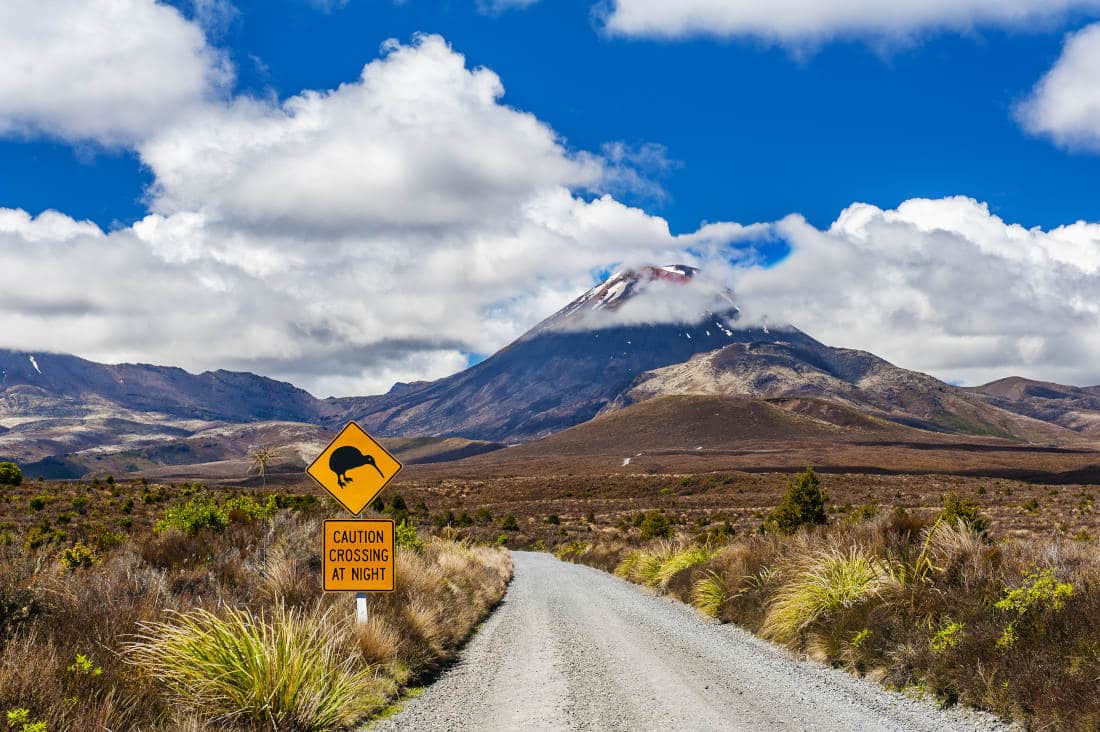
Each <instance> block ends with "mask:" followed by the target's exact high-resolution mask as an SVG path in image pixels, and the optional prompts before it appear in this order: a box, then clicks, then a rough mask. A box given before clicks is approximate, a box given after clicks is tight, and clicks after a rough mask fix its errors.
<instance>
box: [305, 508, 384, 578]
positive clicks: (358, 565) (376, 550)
mask: <svg viewBox="0 0 1100 732" xmlns="http://www.w3.org/2000/svg"><path fill="white" fill-rule="evenodd" d="M393 538H394V525H393V520H392V519H328V520H326V521H325V522H324V538H323V539H322V541H321V548H322V551H323V552H324V558H323V560H322V571H323V572H324V588H325V592H348V591H350V592H393V588H394V576H393V565H394V556H393Z"/></svg>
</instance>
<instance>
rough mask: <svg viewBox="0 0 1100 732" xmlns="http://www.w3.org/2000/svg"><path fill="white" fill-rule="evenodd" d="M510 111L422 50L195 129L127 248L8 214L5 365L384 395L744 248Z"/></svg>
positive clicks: (183, 126)
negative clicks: (697, 226)
mask: <svg viewBox="0 0 1100 732" xmlns="http://www.w3.org/2000/svg"><path fill="white" fill-rule="evenodd" d="M502 94H503V85H502V83H501V80H500V79H499V77H497V75H496V74H494V73H493V72H491V71H489V70H487V69H471V68H468V67H467V66H466V64H465V59H464V58H463V57H462V56H461V55H460V54H458V53H456V52H455V51H454V50H453V49H451V48H450V47H449V46H448V45H447V44H446V42H445V41H443V39H441V38H439V37H437V36H425V37H421V38H417V39H416V40H415V41H414V42H413V43H411V44H409V45H400V44H396V43H394V44H389V45H387V47H386V49H385V50H384V52H383V54H382V56H381V57H380V58H379V59H378V60H376V61H373V62H371V63H370V64H368V65H367V66H366V67H365V68H364V70H363V73H362V75H361V76H360V78H359V79H357V80H355V81H352V82H349V83H347V84H344V85H342V86H340V87H339V88H337V89H334V90H326V91H307V92H303V93H302V94H299V95H298V96H295V97H292V98H291V99H289V100H287V101H285V102H283V103H281V104H276V103H272V102H262V101H258V100H253V99H238V100H236V101H234V102H232V103H228V104H224V105H207V106H204V107H200V108H197V109H193V110H191V111H190V112H188V113H187V114H185V115H182V116H181V117H180V119H178V120H177V121H176V122H175V123H174V124H173V125H170V126H168V127H166V128H165V129H163V130H161V131H160V132H158V133H157V134H155V135H153V136H151V137H150V138H149V139H148V140H147V141H146V142H144V143H142V144H141V145H140V146H139V152H140V154H141V156H142V159H143V160H144V162H146V163H147V164H148V165H149V167H150V169H151V170H152V171H153V173H154V175H155V177H156V179H155V184H154V188H153V190H152V191H151V208H152V210H151V211H150V213H149V214H148V215H147V216H146V217H145V218H143V219H142V220H140V221H138V222H137V223H136V224H134V225H133V226H132V227H128V228H125V229H121V230H118V231H112V232H109V233H108V232H103V231H100V230H99V228H98V227H96V226H95V225H93V224H88V223H86V222H77V221H73V220H71V219H68V218H67V217H65V216H63V215H61V214H56V213H52V212H50V213H46V214H42V215H40V216H38V217H31V216H29V215H28V214H26V213H25V212H22V211H15V210H2V211H0V237H2V238H0V258H2V259H3V261H5V262H8V261H11V262H13V267H14V269H13V272H15V273H17V275H18V276H19V278H20V283H19V284H18V286H16V287H14V288H12V289H9V290H5V291H0V317H3V318H4V322H5V326H6V327H5V329H4V332H3V334H2V335H0V346H6V347H18V348H35V349H39V350H60V351H68V352H74V351H75V352H76V353H78V354H80V355H86V356H89V357H92V358H97V359H103V360H109V361H117V360H142V361H154V362H160V363H171V364H179V365H182V366H184V367H186V368H192V369H200V368H216V367H230V368H246V369H250V370H254V371H257V372H260V373H264V374H269V375H274V376H279V377H282V378H287V379H291V380H293V381H295V383H298V384H300V385H302V386H304V387H306V388H309V389H313V390H315V391H317V392H318V393H319V394H322V395H325V394H327V393H329V390H336V391H339V392H340V393H370V392H377V391H380V390H384V389H385V388H388V386H389V384H390V383H392V381H394V380H395V379H397V378H401V379H402V380H409V379H413V378H434V377H438V376H442V375H444V374H446V373H450V372H453V371H454V370H456V369H457V368H459V367H460V366H461V365H463V364H464V363H465V360H466V358H467V354H468V353H471V352H476V353H485V352H489V351H492V350H495V349H496V348H498V347H500V346H502V345H504V344H505V343H507V342H508V341H510V340H511V339H513V338H515V337H516V336H518V335H519V334H520V333H522V332H523V330H525V329H526V328H528V327H530V326H531V325H533V324H534V323H536V322H538V321H539V320H540V319H542V318H543V317H545V316H546V315H547V314H548V313H549V312H552V311H553V310H556V309H557V308H558V307H560V306H561V305H562V304H564V303H565V302H568V301H569V300H570V299H572V297H574V296H575V295H576V294H577V293H578V292H581V291H583V290H585V289H587V288H588V287H589V286H591V284H592V278H593V272H595V271H598V270H599V269H602V268H604V267H606V266H609V265H614V264H617V263H619V262H622V261H624V260H626V259H628V258H643V259H652V260H656V261H681V260H685V259H687V260H690V261H696V259H697V258H698V257H705V256H708V255H707V254H706V253H707V252H713V251H715V247H717V246H720V242H721V241H722V240H723V234H724V233H730V234H732V233H735V232H734V231H733V230H730V231H729V232H725V231H718V230H709V231H704V232H699V233H698V234H697V235H696V236H694V237H687V238H678V237H675V236H673V235H672V234H671V233H670V232H669V229H668V225H667V223H666V222H665V221H664V220H663V219H660V218H658V217H654V216H651V215H649V214H647V213H645V212H644V211H642V210H640V209H637V208H632V207H628V206H626V205H624V204H622V203H621V202H619V201H617V200H615V199H614V198H613V197H612V196H611V195H609V194H600V193H599V191H600V190H601V189H602V188H603V187H605V186H615V185H618V184H619V183H621V180H622V179H623V178H624V177H626V176H627V172H628V166H627V165H626V163H625V162H624V160H623V159H622V156H615V157H613V158H605V157H604V156H602V155H600V154H589V153H584V152H575V151H572V150H570V149H569V148H568V146H567V145H566V144H565V142H564V141H563V140H561V139H560V138H559V137H558V136H557V134H556V133H555V132H554V131H553V130H552V129H551V128H550V127H549V126H548V125H547V124H545V123H544V122H542V121H540V120H538V119H537V118H535V117H534V116H532V115H530V114H527V113H525V112H521V111H519V110H516V109H513V108H511V107H508V106H506V105H503V104H502V103H501V102H500V98H501V95H502ZM582 193H583V195H581V194H582ZM693 252H699V253H701V254H699V255H695V254H693ZM47 271H48V272H49V273H50V274H49V277H41V276H39V277H32V276H31V273H32V272H47Z"/></svg>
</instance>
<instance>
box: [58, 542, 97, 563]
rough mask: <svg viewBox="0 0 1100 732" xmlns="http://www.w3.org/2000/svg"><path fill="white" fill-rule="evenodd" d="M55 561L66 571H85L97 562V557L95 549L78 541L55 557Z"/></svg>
mask: <svg viewBox="0 0 1100 732" xmlns="http://www.w3.org/2000/svg"><path fill="white" fill-rule="evenodd" d="M57 561H58V562H59V563H60V564H61V566H62V567H64V568H65V569H68V570H74V569H87V568H88V567H91V566H92V565H93V564H95V563H96V562H98V561H99V555H98V554H96V552H95V549H92V548H91V547H90V546H88V545H87V544H85V543H84V542H82V541H78V542H76V543H75V544H73V545H72V546H71V547H69V548H68V549H64V550H62V552H61V554H59V555H58V556H57Z"/></svg>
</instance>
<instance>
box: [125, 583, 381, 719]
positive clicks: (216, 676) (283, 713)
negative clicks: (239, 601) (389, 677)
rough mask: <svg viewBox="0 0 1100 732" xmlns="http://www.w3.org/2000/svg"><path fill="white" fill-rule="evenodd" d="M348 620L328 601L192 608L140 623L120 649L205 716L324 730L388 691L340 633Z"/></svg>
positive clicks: (377, 702)
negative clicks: (314, 607) (302, 605)
mask: <svg viewBox="0 0 1100 732" xmlns="http://www.w3.org/2000/svg"><path fill="white" fill-rule="evenodd" d="M347 626H348V621H347V619H345V620H342V621H341V620H337V619H336V617H335V614H334V613H333V611H332V608H329V609H328V610H326V611H314V612H306V611H303V610H300V609H288V608H286V607H285V606H282V605H275V606H274V607H273V608H272V609H271V610H270V611H262V612H260V613H258V614H255V615H254V614H253V613H252V612H251V611H249V610H246V609H230V610H227V611H225V612H223V613H222V614H221V615H215V614H214V613H212V612H209V611H207V610H194V611H191V612H187V613H173V614H172V619H171V620H169V621H166V622H162V623H142V624H141V626H140V627H141V630H142V635H141V636H140V638H139V639H138V640H137V641H136V642H133V643H130V644H128V645H127V646H125V647H124V650H125V653H126V656H127V660H128V661H129V662H130V663H133V664H134V665H136V666H138V667H139V668H141V669H142V670H143V671H144V672H146V673H148V674H150V675H151V676H152V677H154V678H157V679H159V680H160V681H161V682H162V683H164V684H165V685H166V686H167V687H168V689H169V690H170V693H171V702H172V703H173V704H176V705H179V706H181V707H184V708H187V709H189V710H191V711H192V712H194V713H196V714H201V715H203V716H205V717H208V718H209V719H210V720H211V721H213V722H228V723H238V722H240V721H242V720H248V721H249V722H253V723H264V724H270V725H272V726H273V727H274V728H276V729H297V730H303V732H308V731H312V730H328V729H333V728H338V727H343V726H346V725H349V724H351V723H352V722H355V721H356V720H359V719H361V718H363V717H364V716H366V715H367V714H369V713H370V712H371V711H373V710H375V709H377V708H379V707H380V706H381V705H382V704H383V703H384V701H385V699H386V695H385V691H386V684H385V683H384V682H383V681H381V680H380V679H378V678H377V677H376V676H375V674H374V672H373V669H372V668H371V667H370V666H366V665H364V664H363V663H362V660H361V659H360V658H358V657H356V656H355V655H353V654H349V653H348V652H347V649H346V648H343V647H342V646H341V644H340V643H339V640H338V639H339V638H340V637H341V636H342V635H344V634H346V633H349V632H350V629H349V628H348V627H347Z"/></svg>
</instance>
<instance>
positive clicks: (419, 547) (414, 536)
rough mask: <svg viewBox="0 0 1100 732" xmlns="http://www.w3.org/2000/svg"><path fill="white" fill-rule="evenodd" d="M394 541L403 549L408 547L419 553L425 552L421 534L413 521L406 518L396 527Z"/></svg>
mask: <svg viewBox="0 0 1100 732" xmlns="http://www.w3.org/2000/svg"><path fill="white" fill-rule="evenodd" d="M394 532H395V533H394V541H395V542H396V543H397V546H399V547H401V548H402V549H407V550H409V551H411V552H416V553H417V554H423V553H424V540H423V539H421V538H420V535H419V534H418V533H417V531H416V527H415V526H413V524H412V522H411V521H409V520H408V519H406V520H405V521H402V522H401V523H399V524H398V525H397V528H396V529H394Z"/></svg>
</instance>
